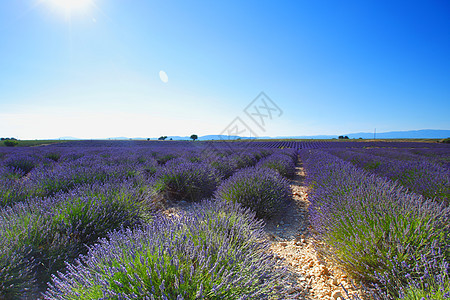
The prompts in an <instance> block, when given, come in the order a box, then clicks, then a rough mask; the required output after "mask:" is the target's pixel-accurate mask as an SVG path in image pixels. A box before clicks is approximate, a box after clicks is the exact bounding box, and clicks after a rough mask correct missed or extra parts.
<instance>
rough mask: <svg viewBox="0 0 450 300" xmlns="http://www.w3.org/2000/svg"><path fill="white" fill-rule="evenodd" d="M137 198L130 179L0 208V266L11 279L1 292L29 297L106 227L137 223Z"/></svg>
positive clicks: (137, 194)
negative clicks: (129, 181) (27, 287)
mask: <svg viewBox="0 0 450 300" xmlns="http://www.w3.org/2000/svg"><path fill="white" fill-rule="evenodd" d="M142 197H143V196H142V195H141V194H140V193H139V191H137V190H136V189H135V188H134V187H133V186H132V185H131V184H130V183H119V182H117V183H115V184H113V183H108V184H104V185H100V184H93V185H90V186H81V187H79V188H77V189H76V190H73V191H71V192H70V193H66V194H59V195H56V196H55V197H52V198H46V199H44V200H40V199H30V200H29V201H24V202H20V203H17V204H16V205H14V206H11V207H6V208H3V209H1V210H0V241H1V243H2V249H3V253H2V257H1V259H0V263H1V264H2V265H0V270H3V271H2V272H5V270H6V272H7V273H6V274H7V275H8V274H9V275H8V276H9V277H11V278H13V277H14V278H15V279H14V282H12V283H11V284H9V285H8V286H7V287H3V289H2V290H0V294H1V293H4V294H10V293H14V294H18V293H22V294H21V295H22V296H30V297H32V295H30V293H36V292H37V291H39V290H42V289H45V286H46V282H47V281H48V280H49V279H50V274H52V273H54V272H55V271H57V270H61V269H62V268H63V267H64V261H73V260H74V259H75V258H76V257H77V256H78V255H79V254H81V253H85V252H86V250H87V249H86V245H90V244H93V243H94V242H95V241H96V240H97V239H98V238H99V237H104V236H106V234H107V233H108V232H109V231H111V230H114V229H117V228H121V227H134V226H135V225H136V224H138V223H139V221H140V218H139V213H140V208H139V206H138V204H139V202H140V201H141V200H142ZM22 265H25V266H26V269H21V268H20V266H22ZM5 268H6V269H5ZM14 272H15V273H14ZM11 273H12V274H11ZM31 275H33V276H31ZM0 276H3V277H5V276H6V275H0ZM5 282H7V281H5ZM22 286H32V287H33V288H32V289H31V288H29V289H28V290H24V289H23V288H21V287H22Z"/></svg>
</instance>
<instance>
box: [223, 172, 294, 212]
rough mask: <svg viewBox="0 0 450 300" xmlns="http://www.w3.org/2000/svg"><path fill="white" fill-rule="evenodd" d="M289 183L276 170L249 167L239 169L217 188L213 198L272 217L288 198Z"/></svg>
mask: <svg viewBox="0 0 450 300" xmlns="http://www.w3.org/2000/svg"><path fill="white" fill-rule="evenodd" d="M289 191H290V190H289V184H288V182H287V181H286V179H284V178H283V177H282V176H281V175H279V174H278V173H277V172H276V171H274V170H271V169H268V168H257V167H251V168H246V169H242V170H239V171H238V172H236V173H235V174H234V175H233V176H231V177H230V178H228V179H227V180H225V181H224V182H223V183H222V184H221V185H220V186H219V188H218V189H217V191H216V193H215V198H217V199H223V200H226V201H229V202H237V203H240V204H241V205H243V206H244V207H248V208H251V209H252V210H254V211H255V212H256V215H257V216H258V217H260V218H265V217H268V218H270V217H272V216H273V215H274V214H275V213H277V212H278V210H279V209H280V204H283V203H284V202H285V201H288V200H289V195H290V192H289Z"/></svg>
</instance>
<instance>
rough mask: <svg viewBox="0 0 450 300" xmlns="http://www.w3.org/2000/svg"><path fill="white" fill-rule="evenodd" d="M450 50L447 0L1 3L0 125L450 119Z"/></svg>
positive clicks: (280, 126) (166, 127) (381, 128)
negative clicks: (260, 102)
mask: <svg viewBox="0 0 450 300" xmlns="http://www.w3.org/2000/svg"><path fill="white" fill-rule="evenodd" d="M449 53H450V4H449V2H447V1H444V0H442V1H438V0H431V1H387V0H382V1H359V0H354V1H346V0H344V1H321V0H319V1H306V0H303V1H236V0H231V1H152V0H15V1H2V2H1V3H0V136H2V137H16V138H19V139H41V138H59V137H65V136H72V137H77V138H108V137H118V136H126V137H158V136H161V135H180V136H186V135H187V136H189V135H191V134H193V133H195V134H197V135H199V136H201V135H207V134H219V133H222V132H223V130H224V129H226V128H227V126H229V124H230V122H232V121H233V120H235V118H236V117H240V118H241V120H243V121H244V122H245V124H247V125H248V127H250V128H251V130H252V131H254V133H255V134H256V135H258V136H288V135H297V136H298V135H319V134H335V135H341V134H347V133H352V132H373V130H374V128H376V129H377V132H385V131H399V130H418V129H450V118H449V117H448V112H449V111H450V55H449ZM161 71H162V72H161ZM262 91H264V92H265V94H267V96H268V97H270V99H271V100H272V101H273V103H275V104H276V106H277V107H278V108H279V109H281V111H282V114H281V115H279V114H278V113H277V114H275V112H274V114H273V118H272V120H269V119H265V124H264V128H262V127H259V126H258V125H257V124H255V123H254V122H253V121H252V120H251V119H249V116H248V115H246V114H245V112H244V109H245V108H246V107H247V105H249V104H250V103H251V102H252V101H253V100H254V99H255V97H256V96H258V95H259V94H260V92H262ZM262 111H264V109H262Z"/></svg>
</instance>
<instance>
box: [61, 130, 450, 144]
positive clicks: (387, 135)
mask: <svg viewBox="0 0 450 300" xmlns="http://www.w3.org/2000/svg"><path fill="white" fill-rule="evenodd" d="M339 135H343V136H348V137H349V138H350V139H359V138H363V139H373V137H374V133H373V132H359V133H347V134H339ZM375 137H376V138H377V139H444V138H448V137H450V130H440V129H422V130H409V131H390V132H379V133H378V132H377V133H376V136H375ZM332 138H338V135H303V136H276V137H270V136H264V137H257V139H332ZM130 139H131V140H146V139H147V138H142V137H134V138H129V137H110V138H105V140H130ZM157 139H158V138H150V140H157ZM170 139H172V140H176V141H187V140H190V137H188V136H176V135H173V136H167V140H170ZM198 139H199V140H200V141H208V140H224V139H227V140H237V139H243V140H244V139H255V138H254V137H252V138H249V137H240V136H225V135H204V136H199V138H198ZM58 140H80V139H78V138H75V137H71V136H66V137H61V138H59V139H58Z"/></svg>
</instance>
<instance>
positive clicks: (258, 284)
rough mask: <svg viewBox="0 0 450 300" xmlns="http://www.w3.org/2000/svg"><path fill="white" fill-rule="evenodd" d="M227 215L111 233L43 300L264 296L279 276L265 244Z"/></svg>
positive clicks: (202, 215) (61, 276)
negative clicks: (225, 216)
mask: <svg viewBox="0 0 450 300" xmlns="http://www.w3.org/2000/svg"><path fill="white" fill-rule="evenodd" d="M212 210H213V211H214V209H212ZM224 213H225V214H226V213H227V211H226V210H225V211H224ZM233 213H234V214H235V215H236V216H237V219H236V221H235V222H234V223H230V221H229V218H224V217H217V215H216V214H215V213H204V212H201V213H198V212H197V213H193V214H191V215H182V216H180V217H179V218H174V219H168V218H166V217H163V216H159V217H158V218H157V219H155V220H154V222H152V223H151V224H148V225H147V226H146V227H144V228H142V229H136V230H134V231H131V230H122V231H118V232H114V233H111V234H110V235H109V239H103V240H101V242H100V243H99V244H96V245H95V246H93V247H91V248H90V251H89V253H88V254H87V255H86V256H84V257H83V258H82V259H81V260H80V261H78V262H77V263H76V264H69V265H68V266H67V272H66V273H65V274H62V273H59V274H58V276H54V277H53V281H52V283H51V285H50V288H49V289H48V291H47V292H46V293H45V299H105V298H115V299H203V298H204V299H245V298H252V299H265V298H268V296H269V295H271V294H273V293H274V285H276V284H278V283H279V282H280V281H281V278H280V276H281V275H282V274H283V273H282V272H280V271H277V270H276V269H275V260H274V259H273V258H272V257H270V256H269V255H267V254H266V253H265V251H266V250H267V249H268V244H267V243H265V242H256V241H259V240H261V239H262V237H263V234H262V231H261V227H260V226H259V225H258V223H257V221H251V219H250V218H248V216H242V215H241V212H240V211H239V210H237V211H234V210H233ZM244 220H246V221H247V222H248V221H250V223H252V222H253V223H252V224H253V225H252V224H250V227H249V224H248V223H246V224H244V225H242V222H243V221H244ZM240 226H244V227H245V228H251V227H252V226H253V227H255V229H254V230H251V231H244V232H242V231H240V230H239V228H240ZM223 228H229V229H231V230H230V231H228V230H226V231H225V230H223ZM236 241H237V242H236ZM245 241H248V242H245Z"/></svg>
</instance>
